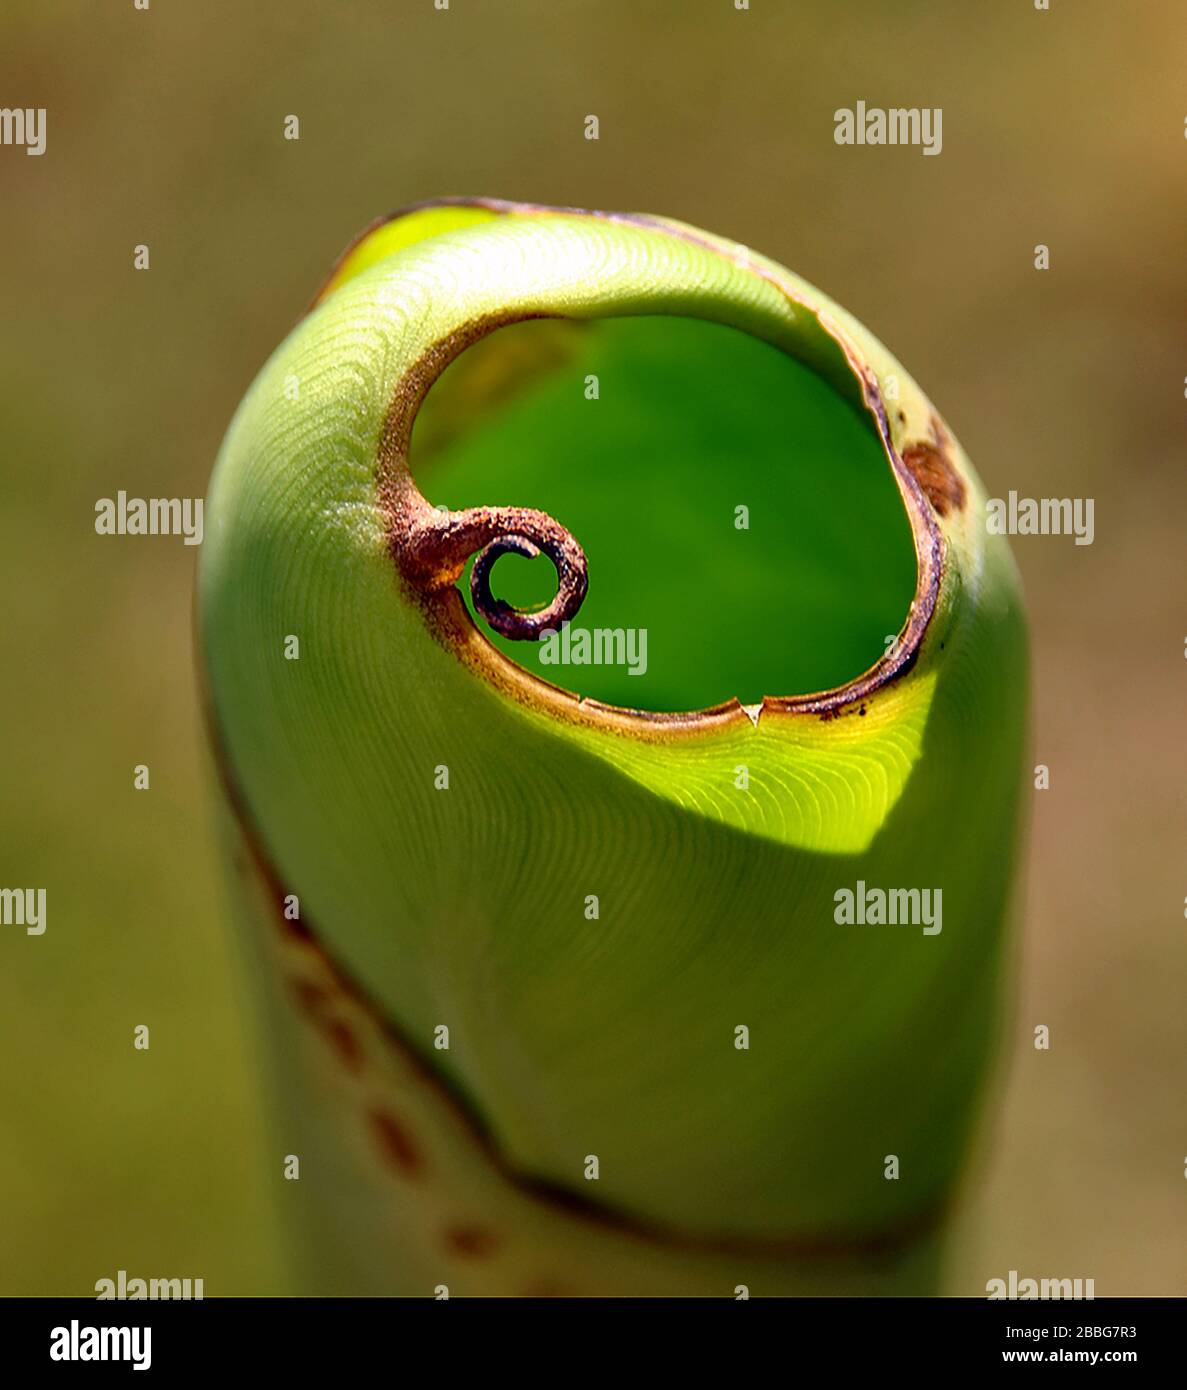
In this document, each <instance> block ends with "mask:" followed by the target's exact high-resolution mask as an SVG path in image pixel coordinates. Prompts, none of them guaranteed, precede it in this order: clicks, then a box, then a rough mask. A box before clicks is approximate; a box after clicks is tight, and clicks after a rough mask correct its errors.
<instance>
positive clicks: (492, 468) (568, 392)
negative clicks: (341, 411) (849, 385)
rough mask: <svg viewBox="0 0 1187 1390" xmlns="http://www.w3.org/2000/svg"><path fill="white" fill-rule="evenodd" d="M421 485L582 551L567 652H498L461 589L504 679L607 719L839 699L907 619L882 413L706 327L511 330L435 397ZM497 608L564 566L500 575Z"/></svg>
mask: <svg viewBox="0 0 1187 1390" xmlns="http://www.w3.org/2000/svg"><path fill="white" fill-rule="evenodd" d="M411 465H412V470H413V474H414V476H415V477H416V480H417V482H418V484H419V485H420V488H421V489H422V491H423V492H424V494H425V496H426V497H428V499H429V500H430V501H431V502H432V503H434V504H435V505H438V506H446V507H449V508H450V509H451V510H460V509H462V508H465V507H474V506H488V505H516V506H524V507H532V508H536V509H538V510H540V511H544V512H547V513H548V514H549V515H551V516H552V517H555V518H556V520H557V521H559V522H560V523H561V525H562V526H564V527H566V528H567V529H568V530H569V531H570V532H571V534H572V535H573V536H574V537H575V538H576V539H577V541H578V542H579V543H580V545H581V546H582V547H583V549H584V550H585V554H586V557H587V559H588V563H589V592H588V595H587V597H586V599H585V603H584V605H583V606H582V608H581V611H580V612H579V613H578V614H577V616H576V618H575V619H574V620H573V623H572V625H571V627H570V628H569V630H568V631H567V632H565V633H562V634H560V635H559V636H558V637H557V638H555V639H551V640H545V641H542V642H517V641H514V640H510V639H507V638H504V637H501V636H499V635H498V634H497V633H494V632H493V631H492V630H491V629H490V628H489V626H487V624H486V622H485V621H484V619H483V618H482V616H481V615H480V614H477V613H476V612H475V611H474V608H473V604H472V601H471V597H470V586H469V568H467V573H466V574H465V575H464V576H463V580H462V583H461V584H460V586H459V587H460V589H461V592H462V593H463V595H464V598H465V602H466V604H467V606H468V607H469V609H470V613H471V616H472V618H473V619H474V621H475V623H476V624H477V626H478V627H479V629H480V630H481V631H482V632H484V633H485V635H486V636H487V638H488V639H489V640H490V641H491V642H492V643H493V644H494V645H495V646H496V647H498V648H499V650H500V651H502V652H503V653H504V654H505V655H506V656H507V657H508V658H509V659H510V660H512V661H514V662H516V663H517V664H518V665H520V666H522V667H524V668H525V669H527V670H528V671H531V672H532V673H534V674H535V675H537V676H539V677H541V678H542V679H544V680H547V681H550V682H551V683H552V684H554V685H559V686H562V687H564V688H565V689H567V690H571V691H574V692H576V693H577V694H579V695H583V696H587V697H591V698H594V699H597V700H601V701H604V702H606V703H608V704H613V705H620V706H625V707H628V708H633V709H641V710H651V711H673V710H692V709H703V708H706V707H708V706H712V705H716V704H720V703H723V702H724V701H727V700H729V699H731V698H732V697H737V698H738V699H739V700H741V701H742V703H744V704H753V703H757V702H758V701H759V700H761V699H762V697H763V696H764V695H782V696H788V695H797V694H806V693H809V692H813V691H819V690H826V689H831V688H833V687H836V686H838V685H842V684H844V683H846V682H848V681H850V680H852V679H853V678H855V677H856V676H858V675H860V674H861V673H862V672H863V671H865V670H867V669H868V668H869V667H870V666H871V665H873V663H874V662H875V661H876V660H877V659H878V658H879V657H880V656H881V655H882V653H883V652H884V650H885V648H886V645H887V642H888V640H889V639H890V638H891V637H892V636H893V635H894V634H896V633H897V632H898V631H899V629H900V628H901V627H902V624H903V621H904V619H905V616H906V614H907V612H908V610H909V608H910V604H911V600H912V598H913V597H914V593H915V585H916V559H915V553H914V548H913V545H912V539H911V531H910V526H909V524H908V521H907V517H906V513H905V511H904V509H903V504H902V501H901V499H900V497H899V493H898V490H897V488H896V486H895V483H894V479H893V477H892V475H891V470H890V467H889V465H888V463H887V459H886V456H885V453H884V452H883V448H882V445H881V442H880V441H879V439H878V437H877V435H876V433H875V431H874V428H873V422H872V419H871V417H870V416H869V415H868V413H866V412H865V411H864V410H863V409H862V408H860V407H857V406H855V405H854V404H852V403H851V402H850V401H848V400H846V399H844V398H843V397H842V395H840V394H838V392H837V390H836V389H835V388H834V387H833V386H831V385H829V384H828V383H827V382H825V381H824V380H822V379H821V378H820V377H819V376H818V375H817V374H816V373H814V372H813V371H812V370H810V369H809V368H807V367H805V366H803V365H801V364H800V363H798V362H796V361H794V360H793V359H792V358H790V357H788V356H787V355H786V354H785V353H782V352H780V351H778V350H777V349H775V348H773V347H771V346H769V345H768V344H766V343H764V342H762V341H760V340H758V339H756V338H754V337H751V336H750V335H748V334H745V333H742V332H739V331H737V330H735V329H732V328H726V327H723V326H720V325H717V324H712V323H708V322H704V321H702V320H697V319H686V318H675V317H642V318H619V319H606V320H597V321H592V322H575V321H571V320H551V319H548V320H533V321H528V322H525V323H519V324H513V325H511V326H509V327H505V328H501V329H499V330H497V331H495V332H494V333H492V334H490V335H489V336H488V337H487V338H485V339H483V340H482V341H480V342H479V343H477V344H475V345H474V346H472V347H470V348H468V349H467V350H466V351H465V352H463V353H462V354H461V355H460V356H459V357H458V358H457V360H456V361H455V362H453V363H452V364H451V365H450V366H449V367H448V368H447V369H446V370H445V371H444V372H443V373H442V375H441V377H440V378H439V379H438V381H437V382H436V383H435V384H434V386H433V387H432V389H431V390H430V391H429V393H428V396H427V397H426V399H425V401H424V403H423V404H422V406H421V409H420V412H419V414H418V415H417V419H416V422H415V425H414V428H413V435H412V445H411ZM471 563H472V562H471ZM491 589H492V591H493V593H494V594H495V595H496V596H497V597H500V598H504V599H506V600H507V601H508V602H509V603H511V604H513V605H514V606H515V607H517V608H538V607H542V606H543V605H544V604H545V603H547V602H548V600H549V599H550V598H551V596H552V594H553V592H554V591H555V575H554V572H553V569H552V565H551V564H550V562H549V561H548V560H547V559H546V558H545V557H544V556H540V557H538V558H536V559H531V560H529V559H524V558H522V557H520V556H517V555H506V556H503V557H502V558H500V559H499V560H497V561H496V563H495V565H494V567H493V569H492V571H491Z"/></svg>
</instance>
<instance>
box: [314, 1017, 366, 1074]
mask: <svg viewBox="0 0 1187 1390" xmlns="http://www.w3.org/2000/svg"><path fill="white" fill-rule="evenodd" d="M317 1025H318V1027H319V1028H320V1029H321V1031H322V1036H323V1037H324V1038H325V1039H326V1041H327V1042H328V1043H329V1044H330V1046H331V1047H332V1048H333V1049H334V1051H335V1052H336V1053H337V1054H338V1056H339V1057H340V1058H341V1059H342V1061H343V1063H344V1064H345V1065H346V1067H347V1068H348V1069H349V1070H350V1071H354V1072H357V1071H360V1070H361V1069H362V1065H363V1049H362V1047H361V1045H360V1044H359V1040H358V1038H356V1037H355V1035H354V1029H352V1028H351V1026H350V1024H349V1023H347V1022H346V1020H345V1019H341V1018H325V1017H318V1019H317Z"/></svg>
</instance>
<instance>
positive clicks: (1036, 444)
mask: <svg viewBox="0 0 1187 1390" xmlns="http://www.w3.org/2000/svg"><path fill="white" fill-rule="evenodd" d="M1184 71H1187V14H1185V13H1184V11H1183V9H1182V6H1181V5H1179V4H1176V3H1173V0H1165V3H1142V4H1135V5H1128V6H1124V7H1122V6H1118V5H1116V4H1115V3H1113V2H1112V0H1077V3H1075V4H1072V3H1070V0H1052V3H1051V10H1050V11H1049V12H1040V11H1036V10H1035V9H1034V7H1033V4H1032V0H1001V3H999V4H995V5H992V6H989V5H981V6H974V5H970V4H968V3H967V0H927V3H924V0H919V3H912V0H883V3H872V0H871V2H866V3H863V2H862V0H846V3H845V4H838V3H835V0H796V3H794V4H792V3H777V0H752V2H751V6H750V9H749V10H748V11H741V12H740V11H738V10H736V9H735V7H734V0H679V3H678V2H677V0H669V2H668V3H661V2H660V0H601V2H600V3H597V2H595V0H502V3H494V0H452V3H451V6H450V9H449V10H448V11H447V12H441V11H437V10H436V9H435V8H434V5H433V0H395V2H393V0H388V2H387V3H380V2H379V0H370V3H362V2H361V0H358V2H357V3H352V0H336V2H335V3H333V4H330V3H323V4H313V3H308V0H269V2H268V3H255V4H252V5H245V4H242V3H237V2H236V0H202V3H197V0H193V2H192V3H185V4H183V3H170V0H152V3H151V7H150V9H149V10H148V11H147V12H141V11H138V10H136V9H135V8H134V7H133V4H132V0H107V3H104V4H94V3H84V0H69V2H68V0H37V3H34V0H16V3H14V0H8V3H6V4H5V6H4V8H3V17H2V18H0V105H3V106H18V105H19V106H45V107H46V108H48V112H49V115H48V149H47V152H46V154H45V155H44V156H43V157H41V158H39V159H35V158H28V157H26V156H25V154H24V153H23V152H22V151H21V150H19V149H12V148H0V319H2V322H3V331H2V334H0V426H2V434H0V438H2V440H3V505H2V507H0V593H2V594H3V600H2V602H3V611H4V622H3V653H4V663H3V679H2V680H0V727H2V729H3V766H4V797H3V811H2V821H0V863H2V866H3V867H2V869H0V879H2V881H3V883H4V884H5V885H11V886H28V885H42V886H45V887H46V888H47V890H48V930H47V932H46V934H45V935H44V936H43V937H40V938H33V937H26V936H25V935H24V934H23V932H22V931H21V930H20V929H19V928H15V927H8V928H0V1105H2V1107H3V1115H4V1123H3V1126H2V1128H0V1292H3V1293H7V1294H34V1293H58V1292H72V1293H87V1292H91V1291H92V1290H93V1287H94V1282H95V1280H96V1279H98V1278H100V1277H102V1276H106V1275H114V1274H115V1272H116V1270H118V1269H120V1268H123V1269H126V1270H128V1271H129V1272H130V1273H131V1274H132V1275H139V1276H143V1277H149V1276H161V1277H165V1276H174V1277H183V1276H190V1277H198V1276H201V1277H203V1278H204V1279H205V1281H206V1292H207V1294H208V1295H213V1294H218V1293H254V1294H259V1293H266V1292H272V1291H283V1290H287V1289H291V1288H293V1287H294V1281H293V1279H292V1277H291V1276H290V1274H289V1272H288V1270H287V1268H286V1261H285V1258H284V1245H283V1239H282V1236H281V1221H280V1219H279V1218H280V1217H282V1216H283V1203H284V1197H285V1194H284V1191H283V1188H284V1184H283V1182H282V1181H281V1160H280V1156H281V1155H282V1154H283V1153H284V1152H285V1151H286V1150H285V1146H284V1139H283V1135H276V1134H273V1133H271V1132H270V1131H269V1130H268V1128H267V1126H266V1123H265V1115H264V1104H263V1099H262V1096H263V1086H264V1077H265V1075H266V1073H265V1071H264V1070H263V1068H262V1067H261V1056H260V1053H261V1050H260V1047H259V1039H258V1037H257V1036H256V1033H255V1030H254V1022H253V1016H252V1013H251V1009H250V1002H251V1001H250V992H249V990H248V988H247V986H246V982H245V980H244V978H243V975H242V970H241V961H240V959H239V955H238V953H237V950H236V943H235V942H234V941H233V939H232V938H231V933H230V931H229V927H228V925H227V916H226V913H225V911H224V905H223V897H222V885H221V882H220V879H219V874H218V869H217V865H216V863H215V859H214V855H213V852H212V840H211V833H210V826H211V816H210V811H209V804H208V787H207V784H206V777H207V763H206V757H205V752H204V745H203V734H202V729H201V722H200V715H199V709H198V703H197V698H196V687H195V677H194V668H193V659H192V634H191V601H192V600H191V593H192V586H193V577H194V576H193V572H194V563H195V559H196V554H197V551H196V550H195V549H192V548H188V547H186V546H184V545H182V544H181V543H180V541H179V540H177V539H173V538H142V539H131V538H120V539H113V538H103V537H98V536H96V535H95V532H94V505H95V502H96V500H97V499H98V498H100V497H108V496H114V494H115V492H116V491H117V490H118V489H120V488H124V489H126V490H127V491H128V492H129V494H131V495H139V496H161V495H167V496H198V495H201V494H202V493H203V492H204V491H205V486H206V481H207V477H208V474H209V470H210V467H211V464H212V462H213V459H214V456H215V452H216V450H217V448H218V445H219V441H220V439H221V437H222V434H223V431H224V429H225V427H226V425H227V422H228V420H229V419H230V416H231V413H232V411H233V410H234V408H235V406H236V404H237V403H238V401H239V399H240V397H241V395H242V394H243V392H244V390H245V389H246V387H247V386H248V384H249V383H250V381H251V379H252V377H253V376H254V374H255V372H256V370H257V369H258V367H259V366H260V365H261V363H262V362H263V360H264V358H265V357H266V356H267V354H268V353H269V352H270V351H271V350H272V348H273V347H274V346H275V345H276V343H277V342H278V341H279V340H280V338H281V337H282V336H283V335H284V333H285V332H286V331H287V330H288V328H289V327H290V326H291V324H292V323H293V321H294V319H295V317H296V316H297V314H298V313H299V312H300V310H301V309H302V307H303V306H304V305H305V303H306V302H307V300H308V298H309V296H310V295H311V293H312V291H313V290H314V289H315V287H316V286H317V284H318V283H319V280H320V279H321V277H322V276H323V274H324V273H325V272H326V270H327V269H328V267H329V264H330V262H331V260H332V258H333V257H334V256H335V255H336V254H337V252H338V251H339V250H340V249H341V247H342V246H343V245H344V244H345V243H346V241H347V240H348V239H349V238H350V237H351V236H352V235H353V234H354V233H355V232H356V231H358V230H359V229H360V228H361V227H362V226H363V225H364V224H365V223H367V222H368V221H369V220H370V219H371V218H372V217H374V216H375V215H376V214H378V213H381V212H384V211H386V210H388V209H390V208H392V207H396V206H398V205H400V204H403V203H407V202H410V201H413V200H416V199H421V198H426V197H431V196H434V195H438V194H446V193H482V194H490V195H494V196H501V197H507V198H520V199H525V200H535V201H542V202H547V203H560V204H574V205H580V206H589V207H603V208H616V209H639V210H647V211H653V212H657V213H664V214H668V215H672V216H676V217H679V218H683V219H686V220H688V221H691V222H694V223H698V224H701V225H703V226H706V227H709V228H711V229H713V230H715V231H718V232H721V233H724V234H726V235H729V236H731V237H734V238H736V239H737V240H740V241H742V242H745V243H748V244H751V245H753V246H755V247H756V248H758V249H760V250H762V251H764V252H766V253H768V254H770V255H772V256H774V257H775V258H776V259H778V260H780V261H782V262H784V263H785V264H787V265H789V266H791V267H792V268H794V269H795V270H797V271H798V272H800V273H801V274H803V275H804V276H806V277H807V278H808V279H810V280H812V281H814V282H816V283H817V284H819V285H820V286H822V287H823V288H824V289H825V290H827V292H828V293H830V294H831V295H833V296H834V297H835V298H837V299H838V300H840V301H841V302H842V303H843V304H845V305H846V306H847V307H848V308H849V309H851V310H852V311H853V312H854V313H856V314H857V315H858V317H860V318H861V319H862V320H864V321H865V323H867V324H868V325H869V326H870V327H871V328H872V329H873V330H874V331H875V332H876V333H878V334H879V335H880V336H881V337H882V338H883V339H884V340H885V341H886V342H887V343H888V344H889V345H890V346H891V347H892V348H893V349H894V350H895V351H896V352H897V353H898V354H899V356H900V357H901V358H902V359H903V361H904V362H905V363H906V364H907V366H908V367H909V368H910V369H911V370H912V372H913V373H914V374H915V375H916V376H917V377H918V379H919V380H920V382H921V383H922V385H923V387H924V389H925V390H927V391H928V392H929V393H930V394H931V396H932V397H933V399H934V400H935V401H936V403H937V405H938V406H939V408H940V409H941V410H942V411H943V412H944V414H945V416H946V417H947V419H948V421H949V423H950V424H951V426H952V427H953V429H954V430H955V431H956V432H957V433H958V434H959V435H960V437H961V440H962V442H963V443H964V445H965V447H966V448H967V449H968V451H969V453H970V455H971V456H972V458H973V460H974V462H975V463H976V465H977V467H978V469H979V471H980V473H981V475H982V477H983V478H984V480H985V482H986V485H987V487H988V489H989V491H990V493H991V494H994V495H1004V494H1005V493H1006V492H1007V491H1008V490H1009V489H1010V488H1016V489H1018V490H1019V491H1020V492H1021V493H1023V494H1027V495H1031V496H1057V497H1064V496H1088V497H1093V498H1095V501H1096V541H1095V544H1094V545H1092V546H1091V547H1077V546H1075V545H1073V544H1072V542H1071V540H1070V539H1069V538H1053V537H1052V538H1042V537H1040V538H1020V539H1018V540H1017V541H1016V542H1015V553H1016V555H1017V557H1018V560H1019V563H1020V565H1021V568H1022V570H1023V574H1024V578H1025V583H1026V588H1027V593H1028V597H1029V603H1030V611H1031V616H1032V622H1033V636H1034V688H1035V720H1034V745H1035V752H1034V761H1035V762H1042V763H1046V764H1048V765H1049V766H1050V769H1051V788H1050V790H1049V791H1045V792H1035V793H1034V794H1033V806H1032V839H1031V849H1030V854H1029V876H1028V881H1027V884H1026V887H1025V889H1024V892H1023V894H1022V898H1023V908H1024V911H1023V912H1022V914H1021V916H1022V921H1021V923H1020V927H1021V930H1020V933H1019V946H1018V954H1019V967H1020V989H1019V993H1018V997H1017V1000H1016V1004H1015V1008H1014V1013H1013V1019H1012V1022H1011V1024H1010V1028H1009V1035H1010V1039H1011V1042H1012V1050H1011V1055H1010V1056H1009V1057H1008V1058H1005V1059H1003V1065H1002V1068H1001V1072H1000V1077H999V1081H998V1088H997V1089H998V1092H999V1101H998V1103H997V1104H996V1105H995V1106H994V1107H993V1108H992V1113H991V1116H990V1119H989V1122H988V1124H987V1126H986V1133H985V1137H984V1142H983V1145H982V1150H981V1153H980V1155H979V1158H978V1160H977V1163H976V1164H975V1165H974V1167H973V1169H972V1171H971V1172H970V1175H969V1180H968V1183H967V1186H966V1190H965V1193H964V1200H963V1204H962V1207H961V1215H960V1222H959V1229H958V1239H957V1243H956V1247H955V1249H954V1251H953V1258H952V1261H951V1270H950V1275H949V1280H948V1286H949V1288H950V1289H951V1290H953V1291H958V1292H966V1293H982V1294H983V1292H984V1286H985V1281H986V1280H987V1279H988V1278H990V1277H994V1276H998V1275H1000V1276H1003V1277H1004V1276H1005V1275H1006V1274H1007V1273H1008V1271H1009V1270H1010V1269H1017V1270H1019V1271H1020V1272H1021V1273H1022V1274H1024V1275H1026V1274H1029V1275H1032V1276H1036V1277H1037V1276H1044V1275H1050V1276H1062V1277H1076V1276H1079V1277H1085V1278H1094V1279H1095V1281H1096V1291H1097V1294H1098V1295H1102V1296H1103V1295H1106V1294H1170V1293H1180V1294H1181V1293H1183V1292H1185V1291H1187V1214H1185V1206H1187V1181H1185V1179H1184V1164H1185V1156H1187V1008H1185V1007H1184V969H1183V963H1184V934H1185V932H1187V924H1185V922H1184V895H1185V894H1187V878H1185V877H1184V869H1185V862H1184V860H1185V856H1184V823H1185V821H1184V790H1185V788H1187V748H1185V740H1184V737H1183V729H1184V718H1183V716H1184V695H1183V691H1184V681H1185V679H1187V665H1185V662H1184V635H1185V633H1187V611H1185V605H1184V599H1185V597H1187V582H1185V579H1184V564H1183V538H1184V527H1185V525H1187V472H1185V470H1184V467H1183V454H1184V451H1183V429H1184V419H1185V414H1187V402H1185V400H1184V378H1185V376H1187V353H1185V352H1184V349H1183V322H1184V305H1185V303H1187V257H1185V256H1184V254H1183V248H1184V226H1185V214H1187V142H1185V140H1184V118H1185V116H1187V88H1185V87H1184V85H1183V73H1184ZM859 99H864V100H865V101H866V102H867V103H868V104H869V105H878V106H891V105H905V106H913V105H926V106H940V107H942V108H943V112H944V121H943V140H944V144H943V153H942V154H941V155H940V156H939V157H934V158H926V157H924V156H923V155H922V154H921V152H920V151H919V150H918V149H912V148H902V149H895V148H889V149H874V148H840V147H838V146H837V145H835V144H834V142H833V111H834V109H836V108H837V107H842V106H853V105H854V104H855V102H856V101H857V100H859ZM289 114H296V115H297V116H299V118H300V140H299V141H297V142H287V141H285V140H284V139H283V138H282V127H283V122H284V118H285V117H286V116H287V115H289ZM587 114H596V115H597V116H598V117H599V120H600V139H599V140H598V141H597V142H596V143H595V142H591V141H586V140H585V139H584V138H582V131H583V120H584V117H585V116H586V115H587ZM138 243H145V244H147V245H148V246H149V247H150V251H151V270H150V271H148V272H147V273H143V272H140V273H137V272H135V271H134V270H133V268H132V257H133V247H134V246H135V245H136V244H138ZM1038 243H1045V244H1047V245H1048V246H1049V247H1050V254H1051V268H1050V270H1049V271H1046V272H1039V271H1036V269H1035V268H1034V264H1033V260H1034V248H1035V246H1036V244H1038ZM137 763H146V764H148V765H149V767H150V768H151V777H152V783H151V790H150V791H149V792H136V791H134V790H133V786H132V768H133V766H134V765H135V764H137ZM968 795H969V796H970V797H971V798H974V799H975V798H976V795H977V789H976V787H969V788H968ZM141 1023H144V1024H148V1025H149V1027H150V1028H151V1030H152V1046H151V1050H150V1051H148V1052H136V1051H134V1050H133V1048H132V1030H133V1028H134V1027H135V1025H137V1024H141ZM1038 1024H1046V1025H1048V1026H1049V1027H1050V1029H1051V1049H1050V1051H1047V1052H1039V1051H1035V1050H1034V1048H1033V1046H1032V1042H1031V1039H1032V1036H1033V1030H1034V1028H1035V1026H1036V1025H1038Z"/></svg>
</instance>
